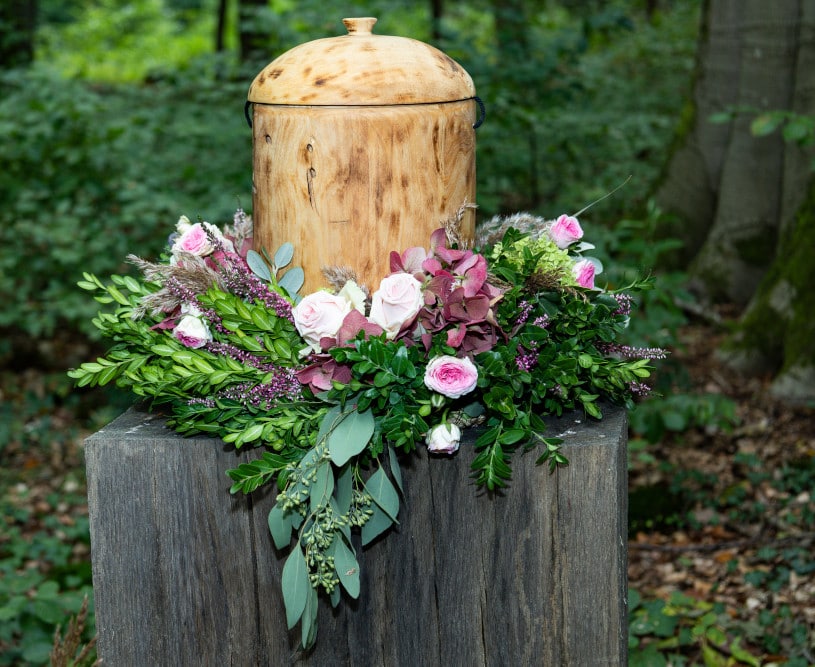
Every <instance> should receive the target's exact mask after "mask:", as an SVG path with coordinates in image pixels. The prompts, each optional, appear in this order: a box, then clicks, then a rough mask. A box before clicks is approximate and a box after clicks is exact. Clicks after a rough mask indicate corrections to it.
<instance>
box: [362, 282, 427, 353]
mask: <svg viewBox="0 0 815 667" xmlns="http://www.w3.org/2000/svg"><path fill="white" fill-rule="evenodd" d="M423 305H424V296H423V295H422V283H421V282H420V281H418V280H417V279H416V278H414V277H413V276H412V275H411V274H409V273H394V274H393V275H390V276H388V277H387V278H383V279H382V282H381V283H379V289H378V290H377V291H376V292H374V294H373V296H372V297H371V314H370V316H369V317H368V319H369V320H371V322H374V323H375V324H378V325H379V326H380V327H382V328H383V329H384V330H385V333H386V334H387V337H388V338H389V339H393V338H396V336H397V335H398V334H399V332H400V331H401V330H402V327H403V326H404V325H406V324H409V323H410V322H411V321H412V320H413V318H415V317H416V314H417V313H418V312H419V310H420V309H421V307H422V306H423Z"/></svg>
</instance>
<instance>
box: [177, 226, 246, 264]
mask: <svg viewBox="0 0 815 667" xmlns="http://www.w3.org/2000/svg"><path fill="white" fill-rule="evenodd" d="M185 220H186V218H183V217H182V218H181V219H179V221H178V225H177V229H178V230H179V231H180V232H181V236H179V237H178V238H177V239H176V240H175V243H173V247H172V251H173V252H174V253H176V252H186V253H189V254H190V255H197V256H198V257H206V256H207V255H211V254H212V253H213V252H215V244H214V243H213V242H212V239H213V238H214V239H216V240H217V241H218V242H219V243H220V245H221V250H222V251H225V252H230V253H231V252H235V248H234V246H233V245H232V241H230V240H229V239H227V238H226V237H225V236H224V235H223V234H222V233H221V230H220V229H218V228H217V227H216V226H215V225H212V224H210V223H208V222H204V223H201V222H196V223H195V224H194V225H190V224H189V220H186V224H185Z"/></svg>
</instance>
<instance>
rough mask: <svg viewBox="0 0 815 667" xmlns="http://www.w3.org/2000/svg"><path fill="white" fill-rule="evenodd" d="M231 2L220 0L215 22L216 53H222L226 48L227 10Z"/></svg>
mask: <svg viewBox="0 0 815 667" xmlns="http://www.w3.org/2000/svg"><path fill="white" fill-rule="evenodd" d="M228 2H229V0H218V11H217V15H216V16H217V18H216V21H215V53H222V52H223V50H224V47H225V46H226V10H227V3H228Z"/></svg>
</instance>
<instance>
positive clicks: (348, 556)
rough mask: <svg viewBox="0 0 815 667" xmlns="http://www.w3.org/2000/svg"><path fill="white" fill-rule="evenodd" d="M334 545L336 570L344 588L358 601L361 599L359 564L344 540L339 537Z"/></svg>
mask: <svg viewBox="0 0 815 667" xmlns="http://www.w3.org/2000/svg"><path fill="white" fill-rule="evenodd" d="M334 544H335V548H334V569H335V570H336V571H337V576H338V577H339V578H340V583H341V584H342V587H343V588H344V589H345V590H346V591H347V592H348V595H350V596H351V597H352V598H354V599H356V598H358V597H359V563H358V562H357V559H356V557H355V556H354V553H353V552H352V551H351V550H350V549H349V548H348V546H347V545H346V544H345V541H344V540H343V539H342V538H340V537H338V538H337V539H336V540H335V541H334Z"/></svg>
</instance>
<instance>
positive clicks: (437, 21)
mask: <svg viewBox="0 0 815 667" xmlns="http://www.w3.org/2000/svg"><path fill="white" fill-rule="evenodd" d="M430 16H431V19H430V21H431V33H432V39H433V44H435V45H436V46H437V47H438V48H441V40H442V37H443V35H442V31H441V20H442V18H443V17H444V0H430Z"/></svg>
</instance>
